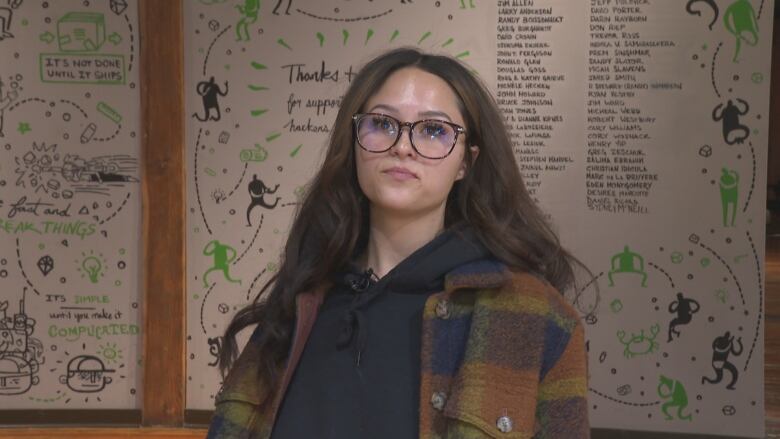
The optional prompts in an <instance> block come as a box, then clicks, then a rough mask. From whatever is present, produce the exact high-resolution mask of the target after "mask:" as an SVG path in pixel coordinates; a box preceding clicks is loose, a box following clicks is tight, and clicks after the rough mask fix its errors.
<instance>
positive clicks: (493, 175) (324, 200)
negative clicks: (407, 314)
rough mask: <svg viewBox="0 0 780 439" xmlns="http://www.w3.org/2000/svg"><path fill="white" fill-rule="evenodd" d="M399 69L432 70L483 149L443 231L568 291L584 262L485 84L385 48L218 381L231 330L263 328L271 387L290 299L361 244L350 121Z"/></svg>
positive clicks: (459, 187)
mask: <svg viewBox="0 0 780 439" xmlns="http://www.w3.org/2000/svg"><path fill="white" fill-rule="evenodd" d="M405 67H414V68H417V69H420V70H423V71H426V72H428V73H431V74H434V75H436V76H438V77H440V78H441V79H443V80H444V81H445V82H447V83H448V84H449V85H450V87H451V88H452V90H453V91H454V92H455V94H456V96H457V97H458V99H459V102H458V104H459V106H460V111H461V113H462V114H463V117H464V121H465V125H466V127H465V128H466V145H467V146H469V145H477V146H479V148H480V154H479V156H478V158H477V159H476V160H475V161H474V163H473V164H472V160H471V159H470V157H469V154H468V150H467V154H466V157H465V160H466V164H467V166H468V168H467V172H466V175H465V177H464V178H463V179H461V180H459V181H457V182H455V185H454V186H453V188H452V190H451V191H450V194H449V196H448V200H447V205H446V210H445V218H444V223H445V227H451V226H453V225H456V224H463V223H465V224H468V225H470V226H472V227H473V229H474V231H475V232H476V234H477V236H478V237H479V239H480V240H481V242H482V243H483V244H484V245H485V246H486V247H487V248H488V249H489V250H490V251H491V252H492V254H493V255H494V256H495V257H496V258H497V259H499V260H501V261H502V262H504V263H505V264H506V265H507V266H508V267H509V268H510V269H512V270H517V271H526V272H531V273H534V274H536V275H538V276H539V277H542V278H544V279H546V280H547V281H548V282H550V284H552V285H553V286H554V287H556V288H557V289H558V290H559V291H564V290H565V289H567V288H569V287H570V286H572V285H573V282H574V273H573V266H574V265H575V264H577V265H581V264H580V263H579V262H578V261H577V260H576V259H575V258H573V257H572V256H571V255H570V254H569V253H568V252H567V251H566V250H564V249H563V248H561V245H560V242H559V241H558V238H557V236H556V235H555V233H553V231H552V230H551V228H550V226H549V225H548V223H547V222H546V221H545V219H544V216H543V214H542V212H541V211H540V209H539V208H538V207H537V205H536V204H535V203H534V201H533V200H532V199H531V197H530V195H529V194H528V191H527V190H526V188H525V185H524V184H523V180H522V178H521V176H520V172H519V170H518V167H517V165H516V161H515V157H514V153H513V148H512V142H511V140H510V138H509V134H508V132H507V128H506V126H505V125H504V122H503V119H502V117H501V114H500V113H499V109H498V106H497V105H496V102H495V100H494V99H493V97H492V96H491V94H490V92H489V91H488V90H487V88H486V87H485V85H484V84H483V83H482V82H481V81H480V80H479V79H478V78H477V77H476V76H475V75H474V74H472V73H471V72H470V71H469V69H468V68H467V67H466V66H464V65H463V64H461V63H460V62H459V61H457V60H456V59H453V58H450V57H448V56H440V55H431V54H424V53H421V52H420V51H418V50H416V49H411V48H401V49H396V50H392V51H389V52H386V53H384V54H382V55H380V56H379V57H377V58H375V59H373V60H372V61H370V62H369V63H368V64H366V65H365V66H364V67H363V68H362V69H361V70H360V72H359V73H358V74H357V75H356V76H355V77H354V78H353V79H352V82H351V84H350V86H349V88H348V90H347V92H346V94H345V96H344V98H343V100H342V102H341V107H340V109H339V112H338V115H337V116H336V121H335V123H334V125H333V128H332V130H331V132H330V138H329V140H328V148H327V152H326V155H325V159H324V163H323V164H322V167H321V168H320V169H319V171H318V172H317V174H316V176H315V177H314V179H313V180H312V181H311V183H310V184H309V186H308V189H307V191H306V193H305V195H304V196H303V199H302V203H301V204H300V205H299V209H298V211H297V213H296V215H295V219H294V221H293V224H292V228H291V230H290V235H289V237H288V238H287V243H286V245H285V248H284V252H283V254H282V260H281V265H280V268H279V271H278V272H277V274H276V275H275V276H274V277H273V278H272V279H271V280H270V281H269V282H268V283H267V284H266V285H265V286H264V287H263V289H262V291H261V292H260V294H258V296H257V297H255V299H254V301H253V302H252V303H251V304H249V305H247V306H246V307H245V308H243V309H242V310H241V311H239V312H238V313H237V314H236V315H235V317H234V318H233V320H232V321H231V322H230V324H229V325H228V327H227V329H226V331H225V336H224V343H223V348H222V351H221V352H220V356H219V367H220V371H221V372H222V374H223V376H224V375H225V374H226V373H227V371H228V370H229V369H230V366H231V365H232V364H233V361H234V360H235V358H236V356H237V354H238V348H237V346H236V334H237V333H238V332H239V331H240V330H241V329H243V328H245V327H247V326H249V325H252V324H260V325H262V328H261V331H260V334H259V337H260V338H259V340H258V343H259V355H260V360H261V364H262V367H261V368H260V370H259V371H258V373H259V374H260V377H261V379H263V380H264V381H265V382H266V383H267V384H269V385H270V386H271V387H270V388H273V386H274V385H275V384H276V382H277V380H278V376H277V372H278V370H279V369H280V367H281V366H282V365H283V364H284V361H285V359H286V358H287V355H288V352H289V349H290V344H291V339H292V331H293V324H294V320H295V297H296V295H297V294H299V293H301V292H303V291H307V290H311V289H312V288H314V287H315V286H321V285H323V284H324V283H327V282H328V281H329V276H331V275H332V273H335V272H337V271H340V270H342V269H344V267H346V266H347V264H348V263H349V262H350V261H351V260H352V259H353V258H354V257H356V256H357V255H359V254H360V253H361V252H362V251H363V249H364V248H365V245H366V241H367V235H368V227H369V224H368V204H367V201H366V199H365V196H364V195H363V194H362V192H361V190H360V186H359V184H358V181H357V173H356V170H355V149H354V145H355V138H354V132H353V129H352V115H353V114H355V113H359V112H361V111H362V110H363V108H362V107H363V105H364V104H365V102H366V101H367V100H368V99H369V98H370V97H371V96H372V95H373V94H374V93H375V92H376V91H377V90H378V89H379V87H380V86H381V84H382V83H383V82H384V81H385V79H386V78H387V77H388V76H389V75H390V74H391V73H393V72H395V71H396V70H399V69H401V68H405ZM269 289H270V292H268V294H267V295H265V293H266V291H267V290H269ZM261 296H264V297H263V299H262V300H261Z"/></svg>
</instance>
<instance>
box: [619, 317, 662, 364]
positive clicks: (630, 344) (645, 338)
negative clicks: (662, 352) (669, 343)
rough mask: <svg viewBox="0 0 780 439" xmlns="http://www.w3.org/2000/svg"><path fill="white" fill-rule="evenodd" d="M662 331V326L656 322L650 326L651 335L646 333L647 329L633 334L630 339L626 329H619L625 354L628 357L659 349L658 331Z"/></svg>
mask: <svg viewBox="0 0 780 439" xmlns="http://www.w3.org/2000/svg"><path fill="white" fill-rule="evenodd" d="M660 331H661V327H660V326H659V325H658V323H656V324H655V325H653V326H651V327H650V335H645V330H644V329H642V330H641V331H639V334H634V333H632V334H631V337H629V338H628V340H626V339H625V336H626V333H625V331H623V330H622V329H621V330H618V332H617V337H618V340H619V341H620V343H622V344H623V345H624V346H625V349H624V350H623V356H624V357H626V358H633V357H635V356H637V355H646V354H650V353H652V352H656V351H657V350H658V342H657V341H655V339H656V337H657V336H658V333H659V332H660Z"/></svg>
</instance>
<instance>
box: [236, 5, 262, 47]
mask: <svg viewBox="0 0 780 439" xmlns="http://www.w3.org/2000/svg"><path fill="white" fill-rule="evenodd" d="M236 8H238V11H239V12H241V15H242V17H241V19H240V20H238V23H237V24H236V41H249V30H248V28H247V27H248V26H249V25H250V24H252V23H254V22H255V21H257V13H258V12H259V11H260V0H244V5H243V6H241V5H237V6H236ZM241 30H243V31H244V36H243V37H242V36H241Z"/></svg>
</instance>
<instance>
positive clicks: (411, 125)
mask: <svg viewBox="0 0 780 439" xmlns="http://www.w3.org/2000/svg"><path fill="white" fill-rule="evenodd" d="M366 116H382V117H386V118H388V119H391V120H394V121H395V122H396V123H397V124H398V134H397V135H396V136H395V140H394V141H393V143H391V144H390V146H388V147H387V148H385V149H383V150H381V151H373V150H370V149H368V148H366V147H365V146H363V144H362V143H361V142H360V134H359V133H358V125H359V124H360V120H361V119H363V118H364V117H366ZM423 122H439V123H443V124H447V125H449V126H451V127H452V128H453V129H454V130H455V138H454V139H453V141H452V145H450V150H449V151H447V154H446V155H444V156H442V157H428V156H427V155H425V154H423V153H421V152H420V151H419V150H418V149H417V146H415V144H414V140H413V137H414V136H413V135H412V131H413V130H414V127H415V126H417V125H418V124H420V123H423ZM352 125H353V126H354V127H355V139H356V140H357V143H358V145H359V146H360V147H361V148H362V149H363V150H364V151H367V152H374V153H377V154H380V153H383V152H387V151H390V148H392V147H394V146H395V145H396V144H397V143H398V141H399V140H401V135H402V134H403V132H404V127H407V126H408V127H409V143H410V144H411V145H412V148H413V149H414V152H416V153H417V154H419V155H420V156H421V157H425V158H426V159H429V160H442V159H445V158H447V157H448V156H449V155H450V154H452V151H453V150H454V149H455V145H456V144H457V143H458V136H459V135H461V134H463V135H465V134H466V129H465V128H463V127H462V126H460V125H458V124H456V123H453V122H450V121H448V120H441V119H422V120H418V121H414V122H401V121H400V120H398V119H396V118H394V117H393V116H390V115H387V114H384V113H355V114H353V115H352Z"/></svg>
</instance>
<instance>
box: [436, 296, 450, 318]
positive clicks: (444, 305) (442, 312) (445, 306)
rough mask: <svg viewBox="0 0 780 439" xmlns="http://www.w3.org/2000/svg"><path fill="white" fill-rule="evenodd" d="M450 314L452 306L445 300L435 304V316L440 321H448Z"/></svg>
mask: <svg viewBox="0 0 780 439" xmlns="http://www.w3.org/2000/svg"><path fill="white" fill-rule="evenodd" d="M451 314H452V305H451V304H450V301H449V300H447V299H441V300H439V301H438V302H437V303H436V316H437V317H439V318H440V319H448V318H450V315H451Z"/></svg>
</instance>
